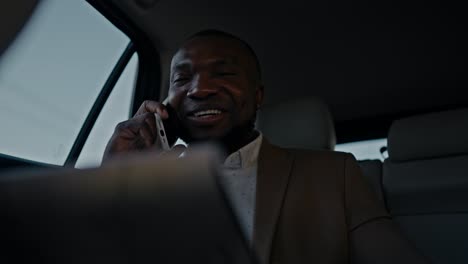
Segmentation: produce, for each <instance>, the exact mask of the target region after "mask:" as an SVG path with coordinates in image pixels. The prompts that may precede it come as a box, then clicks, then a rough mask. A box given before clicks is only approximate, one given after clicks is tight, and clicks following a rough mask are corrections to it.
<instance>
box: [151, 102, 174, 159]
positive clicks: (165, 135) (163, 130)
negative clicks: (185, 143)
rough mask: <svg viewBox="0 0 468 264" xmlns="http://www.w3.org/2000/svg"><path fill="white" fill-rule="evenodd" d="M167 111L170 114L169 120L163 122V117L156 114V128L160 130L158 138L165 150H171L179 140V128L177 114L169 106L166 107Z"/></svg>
mask: <svg viewBox="0 0 468 264" xmlns="http://www.w3.org/2000/svg"><path fill="white" fill-rule="evenodd" d="M166 110H167V112H168V114H169V118H168V119H166V120H162V119H161V116H159V115H158V114H157V113H155V114H154V116H155V118H156V128H157V130H158V138H159V140H160V141H161V146H162V148H163V150H169V149H171V147H172V145H173V144H174V143H175V141H176V140H177V138H178V136H177V133H176V131H177V127H178V122H177V120H178V119H177V113H176V112H175V110H174V109H173V108H172V106H171V105H169V104H167V105H166ZM156 140H157V139H156Z"/></svg>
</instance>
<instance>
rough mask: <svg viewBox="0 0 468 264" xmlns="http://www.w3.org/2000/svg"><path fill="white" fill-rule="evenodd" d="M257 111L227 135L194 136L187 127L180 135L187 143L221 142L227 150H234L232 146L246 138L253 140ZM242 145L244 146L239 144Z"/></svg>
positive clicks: (182, 129) (181, 130)
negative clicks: (213, 136)
mask: <svg viewBox="0 0 468 264" xmlns="http://www.w3.org/2000/svg"><path fill="white" fill-rule="evenodd" d="M256 114H257V113H256V112H255V113H254V114H253V115H252V117H251V118H249V120H248V121H246V122H245V123H243V124H241V125H238V126H235V127H233V128H232V129H230V130H229V131H228V132H227V133H226V134H225V135H222V136H220V137H217V138H201V139H200V138H194V137H192V136H191V135H190V134H189V133H188V129H187V128H186V127H181V129H180V130H179V137H180V139H182V140H183V141H184V142H186V143H187V144H190V143H203V142H213V143H216V144H221V145H222V146H223V147H225V148H226V151H229V152H230V151H234V150H233V149H232V148H233V147H234V148H235V147H237V146H239V145H241V144H242V143H244V142H245V141H246V140H251V139H250V137H252V136H253V135H255V133H254V131H255V120H256ZM239 147H242V146H239Z"/></svg>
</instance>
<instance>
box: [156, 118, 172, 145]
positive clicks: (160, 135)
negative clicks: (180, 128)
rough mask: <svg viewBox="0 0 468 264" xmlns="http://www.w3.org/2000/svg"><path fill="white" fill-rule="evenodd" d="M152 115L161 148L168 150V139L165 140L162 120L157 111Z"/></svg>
mask: <svg viewBox="0 0 468 264" xmlns="http://www.w3.org/2000/svg"><path fill="white" fill-rule="evenodd" d="M154 116H155V117H156V128H157V129H158V138H159V140H161V145H162V148H163V150H169V149H170V147H169V141H168V140H167V136H166V130H165V129H164V124H163V121H162V119H161V117H160V116H159V115H158V114H157V113H154Z"/></svg>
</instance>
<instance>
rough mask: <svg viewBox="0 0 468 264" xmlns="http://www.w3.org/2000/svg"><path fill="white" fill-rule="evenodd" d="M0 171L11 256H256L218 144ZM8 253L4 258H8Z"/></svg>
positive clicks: (69, 259)
mask: <svg viewBox="0 0 468 264" xmlns="http://www.w3.org/2000/svg"><path fill="white" fill-rule="evenodd" d="M178 156H179V155H175V154H172V155H171V154H166V155H163V156H158V154H149V153H147V154H142V153H140V154H137V155H130V156H127V157H125V158H119V159H115V160H112V161H110V162H109V163H106V164H105V165H104V166H103V167H101V168H97V169H87V170H75V169H59V170H40V171H38V170H36V171H31V170H16V171H10V172H9V173H8V174H7V175H5V174H4V175H1V176H0V177H1V178H0V180H1V182H0V205H1V208H2V211H3V217H2V218H1V225H0V228H1V229H2V230H0V232H1V233H2V236H1V240H2V242H3V243H2V244H3V245H7V246H6V247H3V248H2V250H5V252H2V256H8V263H20V262H21V263H23V262H25V261H34V263H143V262H145V263H147V262H152V263H253V262H252V261H251V260H250V259H251V258H250V252H249V251H248V250H247V246H246V243H245V242H244V241H245V240H244V238H243V237H242V235H241V232H240V229H239V227H238V225H237V223H236V222H235V220H234V217H233V215H232V213H231V210H230V208H229V206H228V205H227V203H226V202H225V198H224V196H223V194H222V192H220V190H219V189H218V186H217V182H216V174H217V165H218V161H219V157H220V155H219V151H218V150H217V149H216V148H213V147H210V146H199V147H196V148H195V149H193V150H190V151H189V152H188V153H187V154H185V155H183V157H178ZM3 259H5V258H3Z"/></svg>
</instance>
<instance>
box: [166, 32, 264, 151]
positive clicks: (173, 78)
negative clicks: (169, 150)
mask: <svg viewBox="0 0 468 264" xmlns="http://www.w3.org/2000/svg"><path fill="white" fill-rule="evenodd" d="M256 70H257V69H256V67H255V61H254V59H253V58H252V57H251V55H250V53H249V52H248V51H247V50H246V48H245V47H244V46H243V45H242V44H241V43H240V42H238V41H237V40H234V39H230V38H225V37H217V36H213V37H212V36H203V37H196V38H193V39H191V40H189V41H188V42H187V43H186V44H185V45H184V46H183V47H182V48H181V49H180V50H179V51H178V52H177V53H176V55H175V56H174V57H173V59H172V63H171V75H170V88H169V103H170V104H171V106H173V107H174V109H175V110H176V112H177V113H178V116H179V119H180V121H181V126H182V128H183V130H184V131H183V133H182V135H181V137H182V139H184V140H185V141H187V142H192V141H196V140H211V139H214V140H225V138H226V137H229V136H231V137H232V134H234V133H235V134H236V136H238V137H244V136H245V135H246V134H248V133H251V132H252V129H253V123H254V121H255V114H256V110H257V107H258V105H259V104H260V103H261V101H262V97H263V88H262V86H261V85H260V82H259V80H258V77H257V75H256Z"/></svg>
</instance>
